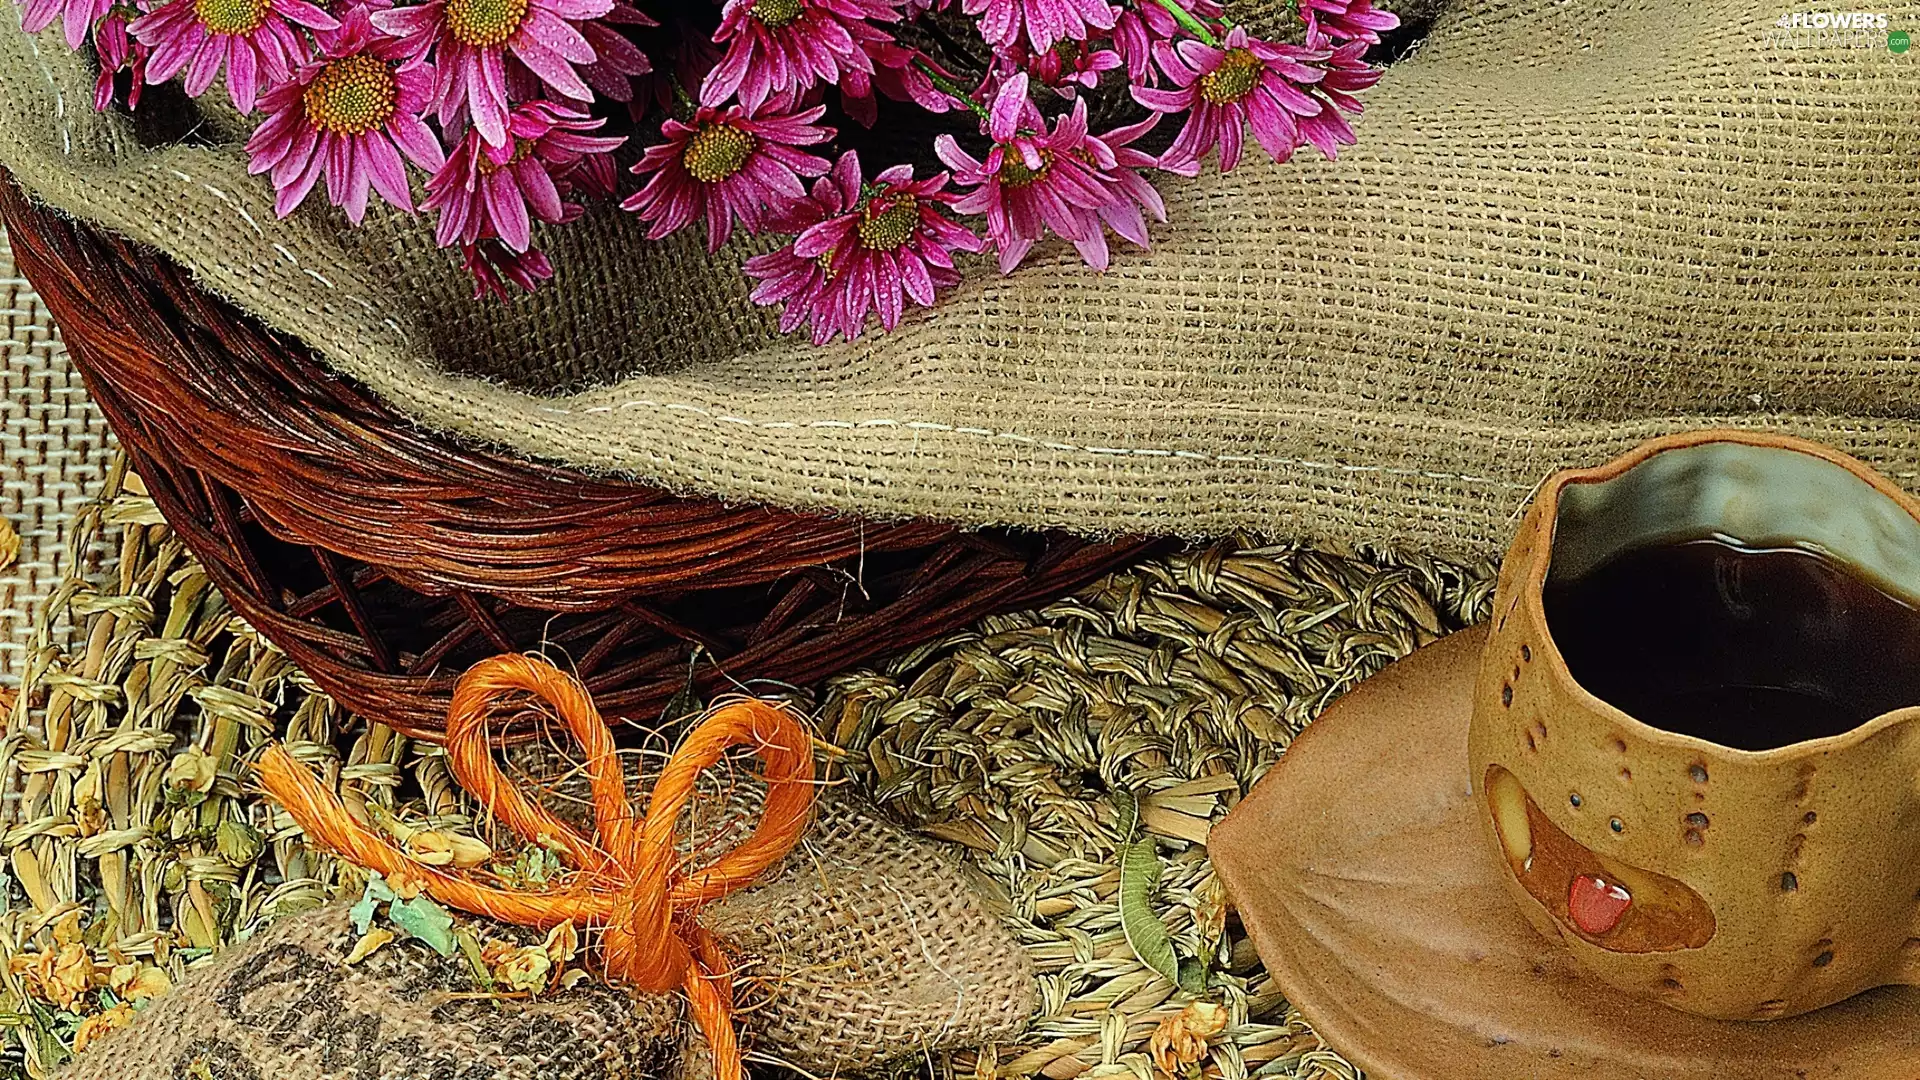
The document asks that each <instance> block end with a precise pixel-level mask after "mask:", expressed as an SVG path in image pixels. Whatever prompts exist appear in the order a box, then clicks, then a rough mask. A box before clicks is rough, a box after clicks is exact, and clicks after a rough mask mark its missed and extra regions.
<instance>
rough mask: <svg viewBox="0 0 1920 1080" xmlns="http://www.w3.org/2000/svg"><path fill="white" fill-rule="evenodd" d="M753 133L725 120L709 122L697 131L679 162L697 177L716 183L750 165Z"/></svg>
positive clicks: (702, 181)
mask: <svg viewBox="0 0 1920 1080" xmlns="http://www.w3.org/2000/svg"><path fill="white" fill-rule="evenodd" d="M753 147H754V142H753V136H751V135H749V134H747V133H746V132H744V131H741V130H740V129H739V128H736V127H729V126H728V125H726V124H708V125H707V126H706V127H703V128H701V129H700V130H699V131H698V132H697V133H695V134H694V136H693V138H692V140H690V141H689V142H688V143H687V148H686V149H685V150H684V151H682V152H681V154H680V163H681V164H682V165H685V166H686V167H687V171H688V172H690V173H692V174H693V178H694V179H695V180H698V181H700V182H701V183H703V184H717V183H719V182H720V181H722V180H725V179H726V178H727V177H729V176H732V175H733V174H734V173H737V172H739V171H740V170H741V169H743V168H745V167H746V165H747V158H748V157H749V156H750V155H752V153H753Z"/></svg>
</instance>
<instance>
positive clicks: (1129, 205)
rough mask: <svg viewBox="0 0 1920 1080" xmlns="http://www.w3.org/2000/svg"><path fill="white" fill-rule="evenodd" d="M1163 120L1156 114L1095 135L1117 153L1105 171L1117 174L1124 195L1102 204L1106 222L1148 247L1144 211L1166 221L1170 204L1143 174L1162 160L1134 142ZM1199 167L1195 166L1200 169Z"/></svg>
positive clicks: (1119, 191)
mask: <svg viewBox="0 0 1920 1080" xmlns="http://www.w3.org/2000/svg"><path fill="white" fill-rule="evenodd" d="M1159 122H1160V117H1159V115H1158V114H1156V115H1153V116H1149V117H1147V118H1146V119H1145V120H1142V121H1140V122H1139V123H1137V124H1129V125H1128V126H1126V127H1123V128H1116V129H1114V130H1113V131H1109V132H1107V133H1106V134H1105V135H1094V136H1092V138H1094V139H1096V140H1098V141H1099V142H1100V144H1101V145H1102V146H1105V147H1106V149H1107V153H1108V154H1111V155H1112V156H1113V163H1112V164H1110V165H1107V166H1106V168H1105V172H1106V174H1107V175H1108V176H1110V177H1112V178H1113V189H1114V191H1115V192H1116V193H1117V194H1118V195H1120V196H1121V197H1120V198H1117V199H1114V200H1113V201H1111V202H1109V203H1107V204H1106V205H1104V206H1101V207H1100V208H1099V211H1098V212H1099V214H1100V220H1101V221H1103V222H1106V224H1107V227H1108V228H1110V229H1112V230H1113V231H1114V232H1115V233H1116V234H1117V235H1119V236H1120V237H1122V238H1123V239H1125V240H1127V241H1128V242H1130V243H1132V244H1135V245H1137V246H1139V247H1140V248H1142V249H1145V248H1146V247H1147V222H1146V219H1145V217H1144V216H1143V215H1142V214H1141V211H1142V210H1144V211H1146V212H1147V213H1148V214H1152V215H1153V220H1155V221H1162V222H1164V221H1166V220H1167V204H1166V201H1165V200H1163V199H1162V198H1161V197H1160V192H1159V191H1158V190H1157V189H1156V188H1155V187H1154V186H1153V184H1152V183H1150V182H1149V181H1148V180H1147V178H1146V177H1144V176H1142V175H1140V170H1142V169H1153V168H1158V167H1159V164H1160V163H1159V161H1158V160H1157V159H1156V158H1155V157H1154V156H1153V155H1152V154H1149V153H1146V152H1145V151H1142V150H1135V149H1134V148H1133V144H1134V143H1135V142H1136V141H1138V140H1139V139H1140V138H1141V137H1142V136H1144V135H1146V134H1147V132H1149V131H1152V130H1153V129H1154V126H1155V125H1156V124H1158V123H1159ZM1198 168H1199V167H1198V166H1195V169H1196V170H1197V169H1198Z"/></svg>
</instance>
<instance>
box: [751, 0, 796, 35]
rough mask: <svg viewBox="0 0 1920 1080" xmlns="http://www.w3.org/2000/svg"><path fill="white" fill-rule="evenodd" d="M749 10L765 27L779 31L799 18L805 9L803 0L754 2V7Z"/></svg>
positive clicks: (764, 0)
mask: <svg viewBox="0 0 1920 1080" xmlns="http://www.w3.org/2000/svg"><path fill="white" fill-rule="evenodd" d="M747 10H748V12H749V13H750V14H751V15H752V16H753V17H754V18H756V19H759V20H760V22H761V23H762V24H763V25H765V26H767V27H769V28H771V29H774V30H778V29H780V28H781V27H783V26H785V25H787V24H788V23H790V22H792V21H793V20H795V19H797V18H799V17H800V12H801V11H802V10H803V8H802V6H801V0H753V7H751V8H749V9H747Z"/></svg>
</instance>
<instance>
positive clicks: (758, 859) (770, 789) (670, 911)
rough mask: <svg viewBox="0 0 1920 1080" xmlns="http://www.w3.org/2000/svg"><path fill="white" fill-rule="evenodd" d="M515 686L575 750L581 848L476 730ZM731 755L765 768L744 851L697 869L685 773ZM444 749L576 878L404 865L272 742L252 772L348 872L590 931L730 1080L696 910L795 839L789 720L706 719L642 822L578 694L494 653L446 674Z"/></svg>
mask: <svg viewBox="0 0 1920 1080" xmlns="http://www.w3.org/2000/svg"><path fill="white" fill-rule="evenodd" d="M515 692H525V693H530V694H533V695H535V696H536V697H539V698H540V699H542V700H544V701H545V702H546V703H547V704H548V705H550V706H552V708H553V710H554V712H555V713H557V714H558V716H559V718H560V720H561V721H562V722H563V723H565V724H566V726H567V728H568V730H569V731H571V732H572V733H573V737H574V738H575V739H577V740H578V741H579V743H580V745H581V747H582V749H583V750H584V751H585V753H586V765H585V769H586V774H587V778H588V780H589V782H590V784H591V785H592V789H593V814H594V823H595V826H596V836H595V837H594V838H591V839H590V838H588V837H585V836H582V835H581V834H580V833H579V832H578V831H576V830H575V829H574V828H573V827H572V826H571V825H568V824H567V823H566V822H564V821H562V820H560V819H559V818H558V817H556V816H554V814H553V813H552V812H551V811H549V810H547V809H546V808H545V807H543V806H541V805H540V804H538V803H536V802H534V801H533V800H532V799H530V798H528V797H527V795H526V794H525V793H523V792H522V791H520V789H519V788H517V787H515V786H514V785H513V783H512V781H510V780H509V779H508V778H507V776H506V775H505V773H503V772H502V771H501V769H500V767H499V765H498V764H496V763H495V761H494V759H493V746H492V742H491V740H490V739H489V733H488V729H487V725H488V722H489V719H490V718H491V717H492V715H493V709H494V704H495V703H496V702H497V701H498V700H499V699H500V698H502V697H503V696H505V695H508V694H512V693H515ZM735 746H745V747H748V748H750V749H751V750H752V751H753V753H754V754H755V755H756V756H757V757H758V758H759V759H760V762H761V765H762V767H763V769H764V771H765V777H766V783H767V795H766V803H765V806H764V807H763V809H762V811H761V816H760V820H759V822H758V823H757V824H756V825H755V827H754V830H753V833H752V834H751V835H750V836H748V837H747V838H746V839H745V840H744V841H742V842H741V843H739V844H738V845H736V846H735V847H733V848H732V849H730V850H728V851H726V852H725V853H723V854H721V855H719V856H718V857H717V858H714V859H712V860H711V861H709V862H707V863H706V864H705V865H704V866H699V867H690V866H689V865H687V863H686V862H685V861H684V860H682V859H681V858H680V857H679V854H678V851H677V850H676V848H675V843H674V833H675V828H676V826H677V825H678V823H679V819H680V815H681V814H682V813H684V812H685V811H686V809H687V807H688V805H689V804H690V803H691V802H692V801H693V798H694V794H695V784H696V782H697V781H698V779H699V776H700V774H701V773H702V772H703V771H705V770H706V769H707V768H709V767H710V766H712V765H713V764H714V763H715V762H717V761H719V760H720V758H721V755H723V754H725V753H726V752H727V751H728V750H729V749H731V748H733V747H735ZM446 750H447V764H448V766H449V768H450V769H451V771H452V773H453V776H454V778H455V779H456V780H458V781H459V782H460V783H461V784H462V785H463V786H464V787H465V788H466V789H467V791H468V792H470V793H471V794H472V795H473V797H474V798H475V799H477V800H479V802H480V804H481V805H482V806H483V807H485V808H486V809H487V810H488V811H490V812H491V813H492V814H494V815H495V816H497V817H498V818H499V819H500V820H501V821H502V822H504V823H505V824H506V825H507V826H508V827H509V828H511V829H512V830H513V831H514V832H516V833H518V834H519V835H520V836H521V837H523V838H525V839H527V840H529V841H531V842H534V843H537V844H542V845H545V846H548V847H552V848H557V849H558V850H559V851H560V853H561V854H562V855H563V857H564V858H565V859H566V860H567V862H568V863H569V864H570V865H571V866H572V867H573V869H574V870H576V871H578V873H577V874H575V875H571V876H570V877H569V878H568V880H567V882H566V884H565V886H564V887H562V888H561V889H559V890H556V891H553V892H545V893H532V892H523V891H518V890H513V889H505V888H500V887H498V886H495V885H490V884H485V883H482V882H479V881H475V880H472V879H471V878H468V877H465V876H461V875H458V874H454V873H449V872H447V871H446V870H443V869H440V868H438V867H433V866H428V865H425V864H423V863H419V862H416V861H414V860H413V859H411V858H409V857H408V856H407V854H406V852H405V851H404V850H403V849H402V848H401V847H400V846H399V845H398V844H396V843H395V842H394V841H393V840H391V839H389V838H388V837H386V836H385V835H383V834H381V833H378V832H376V831H374V830H373V829H371V828H369V827H368V826H366V825H363V824H361V823H360V822H359V821H357V820H355V819H354V818H353V817H352V816H350V815H349V814H348V813H347V809H346V807H345V806H344V805H343V804H342V803H341V802H340V799H339V797H338V796H337V795H335V794H334V792H333V790H332V789H331V788H329V787H328V786H327V785H326V784H324V783H323V782H322V781H321V780H320V778H319V777H318V776H316V775H314V773H313V771H312V770H310V769H308V768H307V767H306V766H304V765H302V764H300V763H299V762H298V761H295V760H294V758H293V756H292V755H291V754H289V753H288V752H287V751H286V749H285V747H283V746H281V745H279V744H277V743H276V744H274V745H272V746H269V747H268V748H267V750H266V753H265V754H264V755H263V756H262V757H261V760H260V764H259V766H258V768H259V771H260V778H261V781H262V782H263V784H264V785H265V787H266V789H267V791H268V793H269V794H271V795H272V796H273V797H274V798H275V799H276V800H278V801H279V802H280V803H281V805H283V806H285V807H286V808H287V812H288V813H290V814H292V815H293V818H294V820H295V821H297V822H299V823H300V827H301V828H302V829H303V830H305V831H306V834H307V837H308V839H310V840H311V841H312V842H313V843H315V844H317V845H319V846H320V847H323V848H326V849H328V850H330V851H333V852H335V853H336V854H338V855H340V856H341V857H342V858H344V859H347V860H348V861H350V862H353V863H356V864H358V865H360V866H363V867H366V868H367V869H369V870H375V871H378V872H379V873H380V874H382V875H383V876H385V877H387V878H389V879H391V880H393V881H395V882H397V883H402V884H406V885H418V886H419V887H420V888H422V889H424V890H425V891H426V892H427V893H428V895H430V896H432V897H433V898H434V899H435V900H438V901H440V902H441V903H443V904H447V905H449V906H451V907H455V908H459V909H460V910H462V911H467V912H470V913H472V914H475V915H483V916H486V917H488V918H491V919H496V920H499V921H501V922H509V923H514V924H516V925H520V926H527V927H533V928H536V929H543V930H544V929H548V928H551V927H553V926H557V925H559V924H560V923H563V922H575V923H579V924H581V925H583V926H586V927H589V928H597V929H599V930H601V931H602V942H603V945H604V949H603V955H604V963H605V967H606V973H607V975H608V977H609V978H612V979H615V980H618V981H620V982H624V983H626V984H627V985H629V986H631V987H633V988H634V989H636V990H640V991H643V992H647V993H666V992H669V991H672V990H675V989H679V990H683V991H684V992H685V993H686V995H687V1002H688V1006H689V1011H690V1012H691V1013H692V1014H693V1019H694V1022H695V1023H696V1024H697V1025H698V1026H699V1028H700V1031H701V1033H702V1034H703V1035H705V1036H706V1038H707V1043H708V1046H709V1047H710V1048H711V1049H712V1051H713V1057H714V1067H715V1075H716V1080H739V1077H740V1075H741V1063H740V1048H739V1042H738V1039H737V1038H736V1036H735V1033H734V1029H733V981H732V977H731V974H730V972H729V969H730V967H731V963H730V961H729V960H728V958H727V955H726V953H725V951H724V950H723V949H722V948H721V945H720V942H719V941H718V940H717V939H716V938H715V937H714V936H713V935H712V934H711V933H710V932H708V931H707V930H706V929H705V928H704V927H702V926H701V925H700V924H699V923H698V922H697V921H696V920H695V916H696V915H697V913H698V912H699V910H700V909H701V907H703V906H704V905H706V904H708V903H711V902H712V901H714V900H717V899H719V898H721V897H723V896H726V895H727V894H728V893H731V892H733V891H735V890H737V889H740V888H743V887H745V886H746V885H748V884H750V883H751V882H752V881H753V880H754V879H755V878H756V877H758V876H759V875H760V874H761V873H762V872H763V871H765V870H766V869H767V868H768V867H770V866H772V865H773V864H775V863H777V862H779V861H780V860H781V859H782V858H783V857H785V856H786V854H787V853H788V852H789V851H792V850H793V847H794V845H795V844H797V843H799V841H800V835H801V833H803V832H804V831H805V830H806V827H807V821H808V817H809V815H810V814H811V812H812V810H813V798H814V790H813V779H814V773H813V750H812V740H811V739H810V738H809V737H808V735H807V732H806V731H805V729H803V728H802V727H801V725H800V722H799V721H798V720H796V719H795V718H794V717H793V716H792V715H791V714H789V713H787V712H786V711H785V710H783V709H781V708H779V707H777V706H775V705H771V704H769V703H767V702H764V701H754V700H742V701H735V702H732V703H729V704H726V705H722V706H720V707H719V708H717V709H715V710H714V711H713V712H711V713H710V714H708V715H707V716H706V717H705V718H704V719H702V720H701V721H700V722H699V723H698V724H697V725H695V726H694V728H693V730H692V731H691V732H690V733H688V735H687V737H686V740H685V741H684V742H683V743H681V745H680V748H679V749H678V750H676V751H674V753H673V755H672V757H670V758H669V759H668V760H667V764H666V766H665V767H664V768H663V769H661V771H660V776H659V779H657V780H656V781H654V785H653V792H652V795H651V796H650V799H649V803H648V807H647V814H646V816H645V817H644V818H642V819H640V820H639V821H638V822H636V821H635V820H634V816H633V812H632V810H631V808H630V807H631V804H630V803H629V802H628V801H627V784H626V774H625V772H624V771H623V770H622V768H621V766H620V760H619V757H618V756H617V752H616V748H615V746H614V741H613V732H612V731H611V730H609V729H608V727H607V724H606V721H604V720H602V719H601V718H600V711H599V710H598V709H596V708H595V707H594V704H593V700H592V698H590V697H589V696H588V695H587V691H586V688H585V687H583V686H581V685H580V683H579V682H578V681H576V680H575V679H573V678H572V677H571V676H569V675H567V674H566V673H564V672H562V671H560V670H558V669H557V668H555V667H553V665H551V664H549V663H547V662H546V661H544V660H539V659H536V658H534V657H530V656H518V655H507V656H496V657H493V658H491V659H488V660H483V661H481V662H480V663H478V664H475V665H474V666H473V667H472V668H470V669H469V670H468V671H467V673H466V675H464V676H462V677H461V679H460V683H459V685H458V686H457V687H455V689H454V693H453V705H452V707H451V708H450V709H448V712H447V735H446Z"/></svg>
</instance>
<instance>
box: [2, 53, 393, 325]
mask: <svg viewBox="0 0 1920 1080" xmlns="http://www.w3.org/2000/svg"><path fill="white" fill-rule="evenodd" d="M27 40H28V41H29V42H31V41H32V40H33V39H32V38H28V39H27ZM35 55H36V56H37V55H38V52H36V53H35ZM41 70H42V71H45V70H46V68H45V66H44V65H42V67H41ZM48 79H49V80H51V79H52V73H51V72H49V73H48ZM55 92H56V93H58V91H57V90H56V91H55ZM167 172H169V173H172V174H173V175H174V176H175V177H178V178H179V179H180V181H181V182H182V183H187V184H198V185H199V186H200V187H201V188H203V189H205V190H206V191H207V192H209V193H210V194H212V195H213V197H214V198H217V199H219V200H220V201H221V202H223V203H226V204H227V205H228V206H230V207H232V208H233V209H234V210H236V211H238V212H239V214H240V216H241V217H242V218H244V219H246V222H247V224H248V225H250V226H252V227H253V231H254V232H256V233H259V234H260V235H261V236H262V237H264V236H266V235H267V234H266V231H265V230H263V229H261V228H260V226H259V224H258V223H257V222H255V221H254V220H253V215H251V214H249V213H247V211H246V208H245V207H243V206H241V205H240V204H239V203H236V202H234V201H233V200H232V199H231V198H229V197H228V196H227V193H226V192H224V191H221V190H220V189H219V188H217V187H214V186H213V185H212V184H208V183H205V182H203V181H200V180H195V179H194V178H193V177H191V176H188V175H187V174H186V173H183V172H181V171H180V170H179V169H175V168H168V169H167ZM271 246H272V247H273V250H275V251H277V252H279V253H280V257H281V258H283V259H285V260H287V262H288V263H289V264H290V265H292V266H297V267H300V271H301V273H304V274H306V275H307V276H308V277H310V278H312V279H313V280H315V281H317V282H319V283H320V284H322V285H325V286H326V287H327V288H329V289H331V290H333V291H334V292H336V293H339V294H340V295H341V296H344V297H346V298H347V299H349V300H351V301H353V302H354V303H356V304H359V305H360V307H361V308H362V309H364V310H365V311H366V312H367V314H369V315H378V314H379V313H380V309H379V308H376V307H374V306H373V305H372V304H371V303H369V302H368V301H367V300H366V298H364V297H361V296H359V295H356V294H354V293H350V292H347V291H346V290H344V289H342V288H340V287H339V286H338V285H335V284H334V283H333V282H332V281H330V280H328V279H327V276H326V275H325V274H322V273H321V272H320V271H318V270H315V269H313V268H312V267H308V266H300V260H299V259H298V258H297V257H295V256H294V254H293V252H291V251H288V250H287V247H286V245H285V244H281V243H274V244H272V245H271ZM380 321H381V323H382V324H384V325H385V326H386V327H387V329H389V330H392V331H393V335H394V336H395V337H397V338H399V339H400V340H401V341H403V342H404V341H409V340H410V339H409V338H408V337H407V332H406V331H405V330H402V329H401V328H400V324H399V323H397V322H394V321H393V318H392V316H387V317H385V318H382V319H381V320H380Z"/></svg>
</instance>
